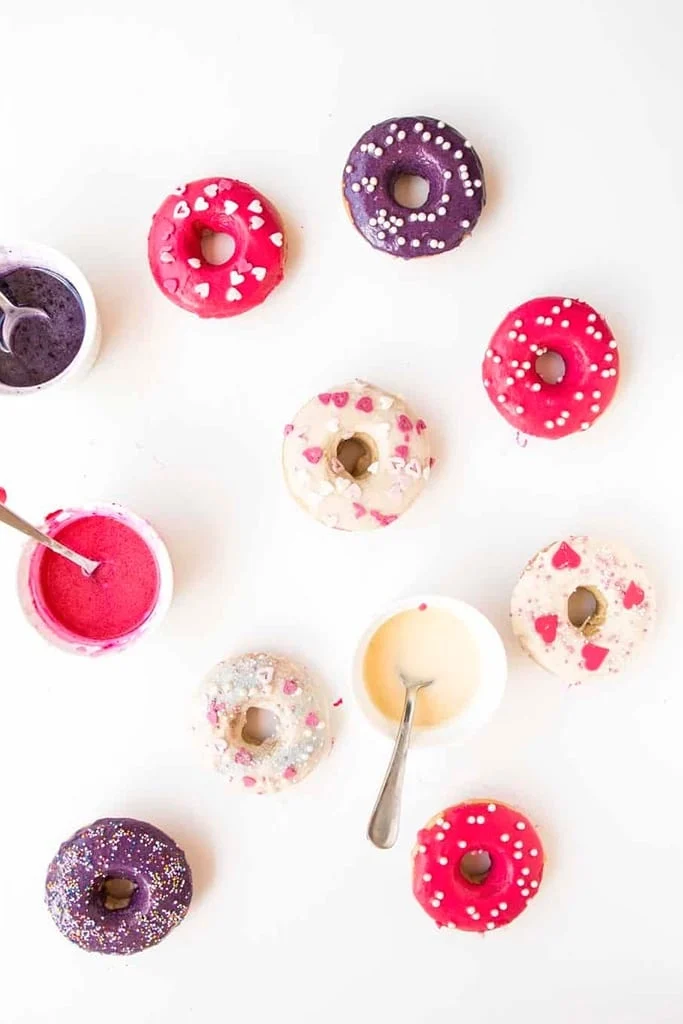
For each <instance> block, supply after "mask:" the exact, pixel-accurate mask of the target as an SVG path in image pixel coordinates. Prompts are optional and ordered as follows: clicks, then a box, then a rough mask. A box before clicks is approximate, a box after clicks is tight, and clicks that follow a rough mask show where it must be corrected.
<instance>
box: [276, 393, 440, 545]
mask: <svg viewBox="0 0 683 1024" xmlns="http://www.w3.org/2000/svg"><path fill="white" fill-rule="evenodd" d="M282 458H283V468H284V474H285V480H286V482H287V486H288V487H289V490H290V492H291V494H292V495H293V497H294V498H295V499H296V501H297V502H298V504H299V505H301V507H302V508H304V509H305V510H306V511H307V512H309V513H310V514H311V515H312V516H314V517H315V518H316V519H317V520H318V521H319V522H320V523H323V524H324V525H325V526H330V527H332V528H334V529H337V530H348V531H354V532H356V531H360V530H375V529H378V528H379V527H384V526H391V524H392V523H394V522H395V521H396V520H397V519H398V517H399V516H400V515H402V514H403V513H404V512H405V511H406V510H407V509H408V508H409V507H410V506H411V505H412V504H413V502H414V501H415V500H416V498H417V497H418V495H419V494H420V493H421V492H422V489H423V487H424V486H425V483H426V482H427V479H428V478H429V475H430V472H431V468H432V465H433V460H432V457H431V455H430V444H429V431H428V430H427V424H426V423H425V421H424V420H423V419H422V418H421V417H419V416H416V415H415V414H414V413H413V412H412V410H411V409H409V408H408V407H407V406H406V403H405V402H404V400H403V399H402V398H400V397H399V396H398V395H392V394H390V393H389V392H388V391H383V390H382V389H381V388H378V387H375V386H374V385H372V384H368V383H367V382H366V381H362V380H354V381H351V382H350V383H349V384H345V385H343V386H340V387H337V388H331V389H330V390H329V391H324V392H322V393H321V394H319V395H317V396H316V397H315V398H313V399H311V401H310V402H307V403H306V405H305V406H304V407H303V408H302V409H300V410H299V412H298V413H297V414H296V416H295V417H294V419H293V420H292V422H291V423H288V424H287V425H286V427H285V439H284V444H283V455H282Z"/></svg>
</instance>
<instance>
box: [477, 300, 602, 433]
mask: <svg viewBox="0 0 683 1024" xmlns="http://www.w3.org/2000/svg"><path fill="white" fill-rule="evenodd" d="M547 353H556V358H557V357H561V359H560V360H558V363H559V367H560V369H561V371H562V373H563V375H562V376H560V377H559V379H558V380H557V382H556V383H548V380H547V376H548V374H547V373H546V375H545V378H544V377H543V376H541V374H540V373H539V372H538V371H539V369H541V370H542V367H541V366H539V362H538V361H539V359H541V357H543V356H546V354H547ZM562 362H564V369H563V370H562ZM482 377H483V381H484V387H485V388H486V391H487V393H488V396H489V398H490V399H491V401H492V402H493V404H494V405H495V407H496V409H497V410H498V412H499V413H500V414H501V415H502V416H503V417H504V418H505V419H506V420H507V421H508V423H509V424H511V426H513V427H514V428H515V429H516V430H518V431H520V432H521V433H522V434H529V435H532V436H534V437H548V438H550V439H553V438H558V437H566V436H567V435H568V434H573V433H575V432H576V431H577V430H588V428H589V427H591V426H592V425H593V424H594V423H595V421H596V420H597V419H598V417H599V416H601V415H602V414H603V412H604V411H605V409H606V408H607V406H608V405H609V404H610V402H611V401H612V399H613V398H614V392H615V391H616V388H617V381H618V380H619V352H618V350H617V343H616V341H615V340H614V338H613V337H612V332H611V331H610V329H609V327H608V325H607V322H606V320H605V319H604V317H602V316H601V315H600V314H599V313H597V312H596V311H595V310H594V309H593V307H592V306H589V305H588V303H587V302H582V301H581V300H580V299H565V298H561V297H560V296H550V297H547V298H542V299H531V300H530V301H529V302H524V303H522V305H521V306H518V307H517V308H516V309H513V310H512V312H511V313H508V315H507V316H506V317H505V319H504V320H503V321H502V323H501V324H500V326H499V327H498V328H497V330H496V331H495V333H494V335H493V337H492V338H491V341H490V343H489V347H488V349H487V350H486V356H485V358H484V363H483V366H482Z"/></svg>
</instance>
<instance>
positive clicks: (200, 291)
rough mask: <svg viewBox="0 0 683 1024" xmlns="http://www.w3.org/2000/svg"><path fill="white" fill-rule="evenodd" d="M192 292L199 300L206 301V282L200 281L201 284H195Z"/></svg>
mask: <svg viewBox="0 0 683 1024" xmlns="http://www.w3.org/2000/svg"><path fill="white" fill-rule="evenodd" d="M194 290H195V291H196V293H197V295H198V296H199V298H200V299H208V297H209V291H210V289H209V286H208V284H207V283H206V281H202V283H201V284H196V285H195V286H194Z"/></svg>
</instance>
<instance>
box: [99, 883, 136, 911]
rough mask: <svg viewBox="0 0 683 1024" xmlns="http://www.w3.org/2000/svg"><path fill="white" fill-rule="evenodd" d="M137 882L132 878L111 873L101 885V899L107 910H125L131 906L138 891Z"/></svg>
mask: <svg viewBox="0 0 683 1024" xmlns="http://www.w3.org/2000/svg"><path fill="white" fill-rule="evenodd" d="M137 890H138V887H137V885H136V883H135V882H134V881H133V880H132V879H130V878H119V877H118V876H116V875H109V876H107V878H105V880H104V881H103V882H102V885H101V887H100V900H101V901H102V906H103V907H104V909H105V910H125V909H126V908H127V907H128V906H130V902H131V900H132V899H133V896H134V895H135V893H136V892H137Z"/></svg>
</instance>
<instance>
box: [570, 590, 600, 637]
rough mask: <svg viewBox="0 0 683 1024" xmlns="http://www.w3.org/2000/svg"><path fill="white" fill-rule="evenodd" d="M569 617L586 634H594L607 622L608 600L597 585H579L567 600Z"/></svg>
mask: <svg viewBox="0 0 683 1024" xmlns="http://www.w3.org/2000/svg"><path fill="white" fill-rule="evenodd" d="M567 618H568V619H569V621H570V623H571V624H572V626H574V628H575V629H578V631H579V632H580V633H583V635H584V636H593V635H594V634H595V633H597V632H598V630H599V629H600V628H601V627H602V626H604V624H605V619H606V618H607V602H606V601H605V598H604V597H603V596H602V594H601V593H600V591H599V590H596V588H595V587H577V588H576V590H574V591H573V592H572V593H571V594H570V595H569V598H568V600H567Z"/></svg>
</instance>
